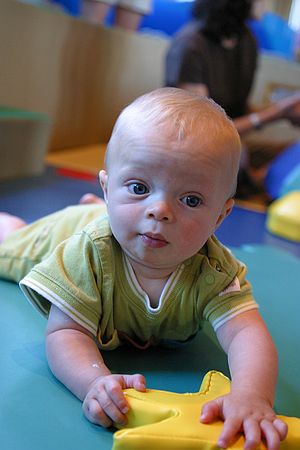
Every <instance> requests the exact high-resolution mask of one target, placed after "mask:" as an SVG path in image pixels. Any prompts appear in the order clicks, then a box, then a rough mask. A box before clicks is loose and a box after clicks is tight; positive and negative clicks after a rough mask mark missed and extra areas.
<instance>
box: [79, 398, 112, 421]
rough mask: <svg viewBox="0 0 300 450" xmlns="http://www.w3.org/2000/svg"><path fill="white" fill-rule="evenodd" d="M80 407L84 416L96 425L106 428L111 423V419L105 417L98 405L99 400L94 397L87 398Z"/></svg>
mask: <svg viewBox="0 0 300 450" xmlns="http://www.w3.org/2000/svg"><path fill="white" fill-rule="evenodd" d="M82 409H83V412H84V415H85V417H86V418H87V419H88V420H89V421H90V422H92V423H94V424H96V425H101V426H102V427H105V428H108V427H110V426H111V425H112V420H111V419H110V418H109V417H107V415H106V414H105V413H104V411H103V409H102V408H101V406H100V405H99V402H98V401H97V400H96V399H94V398H91V399H88V400H85V401H84V402H83V405H82Z"/></svg>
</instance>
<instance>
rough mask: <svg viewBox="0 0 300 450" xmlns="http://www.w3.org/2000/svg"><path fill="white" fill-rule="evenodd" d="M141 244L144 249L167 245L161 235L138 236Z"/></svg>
mask: <svg viewBox="0 0 300 450" xmlns="http://www.w3.org/2000/svg"><path fill="white" fill-rule="evenodd" d="M140 236H141V239H142V242H143V244H144V245H145V246H146V247H151V248H162V247H165V246H166V245H168V241H166V240H165V238H164V237H163V236H162V235H161V234H155V233H145V234H140Z"/></svg>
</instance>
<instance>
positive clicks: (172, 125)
mask: <svg viewBox="0 0 300 450" xmlns="http://www.w3.org/2000/svg"><path fill="white" fill-rule="evenodd" d="M166 124H168V126H167V127H166V126H165V125H166ZM145 126H146V127H149V126H150V127H155V129H156V130H157V132H158V133H159V130H160V127H163V130H164V133H165V134H166V133H170V136H168V135H167V138H169V139H170V140H177V141H181V140H183V139H186V138H187V137H188V136H189V135H190V134H191V133H193V134H195V130H197V134H202V133H203V136H208V138H210V136H211V137H212V138H213V139H216V143H217V141H218V136H219V137H220V144H221V143H222V144H223V145H224V146H226V148H232V152H231V153H233V152H237V153H238V159H239V156H240V150H241V143H240V138H239V135H238V132H237V130H236V128H235V126H234V124H233V122H232V121H231V119H229V117H228V116H227V115H226V113H225V111H224V110H223V108H221V106H219V105H218V104H217V103H216V102H214V101H213V100H212V99H210V98H208V97H204V96H199V95H196V94H195V93H192V92H189V91H186V90H183V89H178V88H160V89H156V90H154V91H152V92H149V93H147V94H144V95H142V96H141V97H138V98H137V99H136V100H134V101H133V102H132V103H131V104H130V105H128V106H127V107H126V108H124V109H123V111H122V112H121V114H120V116H119V118H118V119H117V121H116V124H115V126H114V128H113V131H112V135H111V139H110V141H109V143H108V146H107V152H106V157H105V165H106V167H107V165H108V162H109V154H110V153H111V151H112V149H113V151H116V150H118V148H119V146H120V142H121V141H122V139H121V137H122V136H125V137H126V136H127V135H129V136H130V135H131V136H134V135H135V133H136V130H137V129H140V128H142V127H145ZM161 129H162V128H161ZM228 144H229V145H228ZM237 150H238V151H237ZM231 156H232V155H231Z"/></svg>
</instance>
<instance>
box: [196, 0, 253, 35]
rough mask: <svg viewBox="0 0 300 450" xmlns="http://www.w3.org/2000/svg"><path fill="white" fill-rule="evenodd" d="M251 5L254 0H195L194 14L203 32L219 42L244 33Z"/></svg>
mask: <svg viewBox="0 0 300 450" xmlns="http://www.w3.org/2000/svg"><path fill="white" fill-rule="evenodd" d="M251 7H252V0H195V2H194V5H193V7H192V15H193V17H194V18H195V19H197V20H199V22H200V24H201V32H202V33H203V34H205V35H206V36H207V37H209V38H210V39H212V40H214V41H217V42H219V41H220V40H221V39H222V38H231V37H239V36H241V35H242V34H243V33H244V31H245V26H246V25H245V22H246V20H247V19H248V18H249V17H250V13H251Z"/></svg>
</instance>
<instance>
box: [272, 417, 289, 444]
mask: <svg viewBox="0 0 300 450" xmlns="http://www.w3.org/2000/svg"><path fill="white" fill-rule="evenodd" d="M273 425H274V427H275V428H276V430H277V432H278V434H279V437H280V440H281V441H283V440H284V439H285V438H286V437H287V434H288V426H287V424H286V423H285V422H283V420H281V419H277V418H276V419H275V420H274V421H273Z"/></svg>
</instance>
